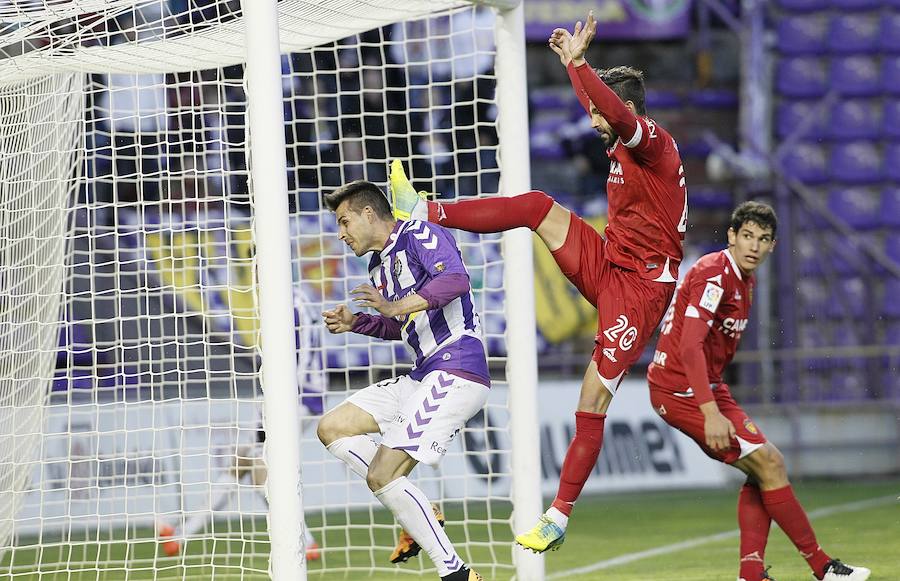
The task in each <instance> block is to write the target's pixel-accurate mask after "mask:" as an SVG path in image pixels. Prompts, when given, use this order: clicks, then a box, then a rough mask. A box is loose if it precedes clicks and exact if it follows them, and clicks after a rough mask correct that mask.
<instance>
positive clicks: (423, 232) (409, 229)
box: [398, 220, 453, 250]
mask: <svg viewBox="0 0 900 581" xmlns="http://www.w3.org/2000/svg"><path fill="white" fill-rule="evenodd" d="M398 236H400V237H404V238H409V239H412V240H414V241H415V242H416V243H417V244H419V245H420V246H423V247H424V248H426V249H430V250H433V249H434V248H435V247H436V245H437V243H438V242H439V241H440V240H442V239H443V240H446V239H447V238H450V239H451V240H452V239H453V235H452V234H450V233H449V230H447V229H446V228H444V227H443V226H439V225H437V224H435V223H433V222H426V221H424V220H407V221H406V222H404V223H403V225H402V226H401V227H400V230H399V232H398Z"/></svg>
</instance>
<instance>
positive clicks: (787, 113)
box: [775, 100, 900, 141]
mask: <svg viewBox="0 0 900 581" xmlns="http://www.w3.org/2000/svg"><path fill="white" fill-rule="evenodd" d="M898 114H900V113H898ZM832 118H833V117H832ZM830 125H831V123H830V122H829V119H828V116H827V115H824V114H823V113H822V108H820V107H818V103H817V102H815V101H793V100H785V101H782V102H781V103H779V104H778V109H777V111H776V113H775V134H776V136H777V137H779V138H785V137H787V136H789V135H794V134H795V133H797V132H798V131H800V130H801V129H802V130H803V131H802V133H800V135H799V137H801V138H803V139H806V140H810V141H812V140H820V139H825V138H826V137H828V136H829V135H830V133H831V128H830Z"/></svg>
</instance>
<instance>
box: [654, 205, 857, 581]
mask: <svg viewBox="0 0 900 581" xmlns="http://www.w3.org/2000/svg"><path fill="white" fill-rule="evenodd" d="M776 228H777V220H776V217H775V212H774V211H773V210H772V208H771V207H770V206H768V205H766V204H761V203H758V202H745V203H743V204H741V205H740V206H738V207H737V208H736V209H735V210H734V213H733V214H732V216H731V225H730V227H729V229H728V249H726V250H722V251H721V252H713V253H711V254H707V255H706V256H704V257H703V258H701V259H700V260H699V261H697V264H695V265H694V266H692V267H691V269H690V270H689V271H688V272H687V274H686V275H685V277H684V280H682V282H681V284H680V285H679V286H678V292H677V293H676V296H675V302H674V303H673V304H672V306H671V307H670V308H669V311H668V312H667V313H666V318H665V320H664V321H663V325H662V331H661V333H660V337H659V343H658V344H657V348H656V353H655V354H654V356H653V363H652V364H651V365H650V369H649V371H648V373H647V380H648V381H649V383H650V401H651V403H652V404H653V407H654V409H656V412H657V413H658V414H659V415H660V416H661V417H662V418H663V419H664V420H665V421H666V422H668V423H669V424H670V425H671V426H673V427H675V428H678V429H679V430H681V431H682V432H684V433H685V434H687V435H688V436H690V437H691V438H692V439H693V440H694V441H696V442H697V444H699V445H700V447H701V448H703V451H704V452H706V453H707V454H708V455H709V456H710V457H712V458H715V459H716V460H719V461H721V462H725V463H726V464H731V465H732V466H734V467H736V468H738V469H740V470H741V471H743V472H745V473H746V474H747V482H746V483H745V484H744V487H743V488H742V489H741V493H740V497H739V500H738V523H739V525H740V530H741V563H740V575H739V577H740V579H739V581H758V580H760V579H771V577H769V576H768V574H767V572H766V571H765V570H764V569H763V557H764V555H765V550H766V542H767V540H768V536H769V525H770V524H771V522H772V521H773V520H774V521H775V522H776V523H778V526H779V527H781V530H783V531H784V532H785V534H787V536H788V537H789V538H790V539H791V541H792V542H793V543H794V545H795V546H796V547H797V549H798V550H799V551H800V554H801V555H803V557H804V558H805V559H806V560H807V562H808V563H809V566H810V567H811V568H812V570H813V574H814V575H815V577H816V578H817V579H827V580H829V581H838V580H843V581H862V580H864V579H867V578H868V577H869V570H868V569H866V568H864V567H850V566H848V565H845V564H844V563H841V562H840V561H838V560H833V559H831V558H830V557H829V556H828V555H827V554H826V553H825V552H824V551H823V550H822V548H821V547H819V545H818V543H817V542H816V536H815V533H814V532H813V530H812V527H811V526H810V524H809V519H807V517H806V513H805V512H804V511H803V508H802V507H801V506H800V503H799V502H798V501H797V498H796V497H795V496H794V492H793V489H792V488H791V485H790V482H789V481H788V477H787V472H786V471H785V467H784V458H783V457H782V455H781V452H779V451H778V448H776V447H775V446H774V445H773V444H772V443H770V442H768V441H767V440H766V438H765V436H763V434H762V432H761V431H760V430H759V428H758V427H757V426H756V424H754V423H753V420H751V419H750V418H749V417H748V416H747V414H746V413H745V412H744V410H742V409H741V407H740V406H739V405H738V404H737V403H735V401H734V399H732V397H731V393H730V392H729V390H728V386H727V385H725V384H724V383H723V382H722V372H723V371H724V369H725V366H726V365H728V364H729V363H730V362H731V359H732V358H733V357H734V353H735V351H736V350H737V346H738V342H739V341H740V340H741V334H742V333H743V331H744V329H745V328H746V327H747V321H748V320H749V317H750V303H751V302H752V300H753V285H754V278H753V273H754V271H755V270H756V269H757V268H758V267H759V265H760V264H762V263H763V261H765V259H766V257H768V255H769V254H770V253H771V252H772V250H773V249H774V248H775V230H776Z"/></svg>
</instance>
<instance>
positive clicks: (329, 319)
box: [322, 305, 356, 334]
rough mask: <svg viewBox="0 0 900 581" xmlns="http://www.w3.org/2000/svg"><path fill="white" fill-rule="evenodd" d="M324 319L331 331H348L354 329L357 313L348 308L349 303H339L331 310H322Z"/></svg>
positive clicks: (335, 332)
mask: <svg viewBox="0 0 900 581" xmlns="http://www.w3.org/2000/svg"><path fill="white" fill-rule="evenodd" d="M322 319H324V321H325V326H326V327H327V328H328V330H329V331H330V332H331V333H334V334H337V333H346V332H348V331H350V330H352V329H353V321H355V320H356V315H354V314H353V313H352V312H351V311H350V309H348V308H347V305H338V306H336V307H335V308H333V309H332V310H330V311H322Z"/></svg>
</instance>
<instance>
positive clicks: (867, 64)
mask: <svg viewBox="0 0 900 581" xmlns="http://www.w3.org/2000/svg"><path fill="white" fill-rule="evenodd" d="M881 78H882V77H881V72H880V70H879V65H878V60H877V59H875V58H874V57H869V56H848V57H840V58H836V59H834V60H832V61H831V70H830V75H829V88H831V89H832V90H834V91H836V92H837V93H839V94H840V95H843V96H847V97H875V96H877V95H879V94H881V92H882V85H881Z"/></svg>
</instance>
